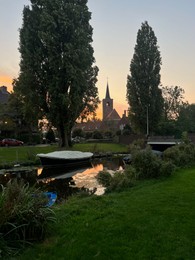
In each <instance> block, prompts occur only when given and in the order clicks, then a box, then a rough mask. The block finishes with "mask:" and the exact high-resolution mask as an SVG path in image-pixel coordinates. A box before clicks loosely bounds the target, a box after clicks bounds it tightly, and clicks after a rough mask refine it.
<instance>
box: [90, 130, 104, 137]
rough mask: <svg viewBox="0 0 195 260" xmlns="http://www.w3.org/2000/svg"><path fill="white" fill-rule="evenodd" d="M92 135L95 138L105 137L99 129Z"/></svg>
mask: <svg viewBox="0 0 195 260" xmlns="http://www.w3.org/2000/svg"><path fill="white" fill-rule="evenodd" d="M92 137H93V138H94V139H103V135H102V133H101V132H100V131H98V130H96V131H94V132H93V135H92Z"/></svg>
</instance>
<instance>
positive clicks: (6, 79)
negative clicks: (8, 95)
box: [0, 75, 13, 91]
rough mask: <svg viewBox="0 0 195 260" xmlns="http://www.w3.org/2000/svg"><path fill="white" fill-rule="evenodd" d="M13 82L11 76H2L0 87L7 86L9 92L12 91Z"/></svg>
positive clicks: (0, 76)
mask: <svg viewBox="0 0 195 260" xmlns="http://www.w3.org/2000/svg"><path fill="white" fill-rule="evenodd" d="M12 81H13V78H11V77H10V76H8V75H0V86H6V87H7V90H8V91H12Z"/></svg>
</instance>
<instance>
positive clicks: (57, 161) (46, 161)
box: [40, 157, 90, 167]
mask: <svg viewBox="0 0 195 260" xmlns="http://www.w3.org/2000/svg"><path fill="white" fill-rule="evenodd" d="M40 161H41V164H42V165H43V166H57V165H64V166H68V167H70V166H82V165H85V164H86V163H88V162H89V161H90V158H83V159H77V160H76V159H68V160H67V159H61V158H47V157H40Z"/></svg>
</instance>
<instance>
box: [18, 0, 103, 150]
mask: <svg viewBox="0 0 195 260" xmlns="http://www.w3.org/2000/svg"><path fill="white" fill-rule="evenodd" d="M30 1H31V7H29V6H25V7H24V10H23V25H22V28H21V30H20V48H19V50H20V53H21V61H20V74H19V77H18V79H17V84H16V87H15V89H14V91H16V92H18V93H20V94H21V96H22V97H23V99H24V102H26V101H29V103H28V104H29V106H30V107H31V110H33V109H36V110H37V111H40V112H41V113H42V116H45V117H46V118H47V120H48V121H49V122H51V123H52V125H53V126H54V127H56V128H57V130H58V134H59V138H60V145H61V146H66V147H68V146H69V140H70V133H71V129H72V127H73V125H74V123H75V120H76V119H77V118H78V117H79V116H80V115H81V114H82V117H83V114H84V115H88V114H89V113H95V110H96V108H97V106H98V103H99V99H98V89H97V87H96V86H95V84H96V81H97V73H98V68H97V67H96V66H94V62H95V59H94V57H93V48H92V46H91V43H92V27H91V26H90V24H89V20H90V18H91V13H90V12H89V11H88V7H87V0H30Z"/></svg>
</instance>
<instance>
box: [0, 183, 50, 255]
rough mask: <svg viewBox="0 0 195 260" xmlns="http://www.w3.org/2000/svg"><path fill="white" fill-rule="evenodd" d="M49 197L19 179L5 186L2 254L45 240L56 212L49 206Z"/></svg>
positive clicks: (0, 205)
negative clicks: (47, 204) (47, 205)
mask: <svg viewBox="0 0 195 260" xmlns="http://www.w3.org/2000/svg"><path fill="white" fill-rule="evenodd" d="M46 203H47V197H46V196H44V195H43V193H42V192H41V191H40V190H38V189H35V188H33V187H31V188H30V187H29V186H28V184H24V183H23V182H22V181H20V182H19V181H17V180H16V179H14V180H12V181H10V182H8V183H7V185H6V187H3V186H1V192H0V245H1V255H7V254H9V253H13V252H16V251H17V250H19V249H20V248H21V247H22V246H24V245H25V244H26V243H29V242H33V241H40V240H42V239H44V237H45V235H46V233H47V232H48V227H49V225H50V223H51V222H52V223H53V222H54V221H55V215H54V212H53V211H52V210H51V209H50V208H48V207H45V205H46Z"/></svg>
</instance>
